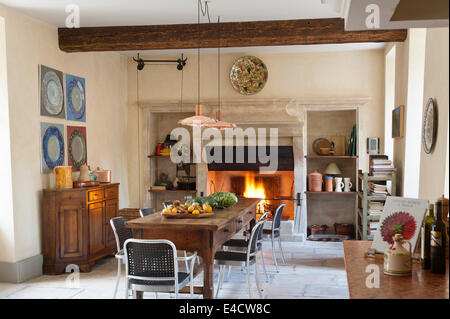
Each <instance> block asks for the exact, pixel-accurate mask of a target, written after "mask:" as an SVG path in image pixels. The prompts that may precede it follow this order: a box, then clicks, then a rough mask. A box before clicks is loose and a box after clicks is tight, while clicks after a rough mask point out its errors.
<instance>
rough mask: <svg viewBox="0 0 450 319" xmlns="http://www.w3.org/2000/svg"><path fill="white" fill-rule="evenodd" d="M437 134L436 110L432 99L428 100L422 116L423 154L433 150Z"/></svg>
mask: <svg viewBox="0 0 450 319" xmlns="http://www.w3.org/2000/svg"><path fill="white" fill-rule="evenodd" d="M436 133H437V109H436V106H435V104H434V101H433V99H432V98H430V99H428V102H427V105H426V107H425V112H424V115H423V124H422V144H423V150H424V151H425V153H427V154H429V153H431V151H432V150H433V146H434V142H435V141H436Z"/></svg>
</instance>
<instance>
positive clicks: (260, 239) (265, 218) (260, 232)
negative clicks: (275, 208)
mask: <svg viewBox="0 0 450 319" xmlns="http://www.w3.org/2000/svg"><path fill="white" fill-rule="evenodd" d="M269 214H270V211H267V212H265V213H264V214H262V215H261V217H260V218H259V220H264V221H266V220H267V216H269ZM263 228H264V227H261V230H260V231H259V233H258V241H262V239H263Z"/></svg>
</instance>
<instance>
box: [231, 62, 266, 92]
mask: <svg viewBox="0 0 450 319" xmlns="http://www.w3.org/2000/svg"><path fill="white" fill-rule="evenodd" d="M268 75H269V72H268V71H267V67H266V65H265V64H264V62H263V61H261V59H259V58H257V57H254V56H244V57H240V58H238V59H237V60H236V61H235V62H234V63H233V65H232V67H231V70H230V80H231V85H232V86H233V88H234V89H235V90H236V91H238V92H239V93H241V94H244V95H252V94H256V93H258V92H259V91H261V90H262V88H263V87H264V85H265V84H266V82H267V77H268Z"/></svg>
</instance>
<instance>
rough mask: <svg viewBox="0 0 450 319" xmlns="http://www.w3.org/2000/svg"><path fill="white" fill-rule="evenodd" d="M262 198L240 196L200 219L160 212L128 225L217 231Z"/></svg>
mask: <svg viewBox="0 0 450 319" xmlns="http://www.w3.org/2000/svg"><path fill="white" fill-rule="evenodd" d="M260 200H261V199H258V198H240V199H239V201H238V203H237V204H236V205H234V206H232V207H229V208H226V209H215V210H214V216H212V217H209V218H198V219H189V218H186V219H170V218H165V217H163V216H162V215H161V213H160V212H158V213H155V214H153V215H149V216H145V217H141V218H137V219H133V220H130V221H128V222H127V226H128V227H130V228H137V229H167V228H170V229H180V230H192V231H195V230H212V231H216V230H218V229H220V228H222V227H224V226H225V225H226V224H227V223H228V222H229V221H230V220H232V219H233V218H235V217H236V216H238V215H242V214H245V213H247V212H249V213H250V212H251V213H253V211H252V209H253V208H254V206H255V205H256V203H258V202H259V201H260Z"/></svg>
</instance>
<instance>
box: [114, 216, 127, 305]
mask: <svg viewBox="0 0 450 319" xmlns="http://www.w3.org/2000/svg"><path fill="white" fill-rule="evenodd" d="M127 221H128V220H127V219H125V218H123V217H114V218H111V219H110V221H109V223H110V224H111V228H112V229H113V232H114V237H115V238H116V246H117V253H116V255H115V257H116V259H117V278H116V286H115V288H114V295H113V298H114V299H116V295H117V289H118V288H119V281H120V272H121V269H122V264H125V254H124V252H123V244H124V243H125V241H126V240H127V239H130V238H132V237H133V234H132V232H131V229H129V228H127V227H126V226H125V224H126V222H127Z"/></svg>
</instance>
